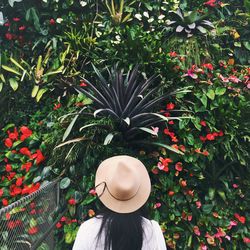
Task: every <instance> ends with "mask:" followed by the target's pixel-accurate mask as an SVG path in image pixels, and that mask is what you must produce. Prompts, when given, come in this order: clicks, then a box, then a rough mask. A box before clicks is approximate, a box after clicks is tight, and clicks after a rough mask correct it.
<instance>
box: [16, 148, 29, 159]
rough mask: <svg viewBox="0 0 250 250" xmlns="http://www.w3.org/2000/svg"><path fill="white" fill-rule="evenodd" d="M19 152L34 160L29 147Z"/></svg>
mask: <svg viewBox="0 0 250 250" xmlns="http://www.w3.org/2000/svg"><path fill="white" fill-rule="evenodd" d="M19 152H20V153H21V154H23V155H27V156H28V157H29V158H32V155H31V152H30V150H29V149H28V148H27V147H23V148H21V149H20V150H19Z"/></svg>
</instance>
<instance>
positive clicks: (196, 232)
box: [193, 226, 201, 236]
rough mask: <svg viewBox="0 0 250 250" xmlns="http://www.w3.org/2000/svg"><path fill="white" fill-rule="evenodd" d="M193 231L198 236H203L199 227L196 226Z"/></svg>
mask: <svg viewBox="0 0 250 250" xmlns="http://www.w3.org/2000/svg"><path fill="white" fill-rule="evenodd" d="M193 230H194V233H195V234H196V235H197V236H200V235H201V232H200V229H199V227H198V226H194V228H193Z"/></svg>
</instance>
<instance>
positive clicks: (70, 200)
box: [68, 198, 76, 205]
mask: <svg viewBox="0 0 250 250" xmlns="http://www.w3.org/2000/svg"><path fill="white" fill-rule="evenodd" d="M68 203H69V205H75V204H76V200H75V199H74V198H71V199H69V200H68Z"/></svg>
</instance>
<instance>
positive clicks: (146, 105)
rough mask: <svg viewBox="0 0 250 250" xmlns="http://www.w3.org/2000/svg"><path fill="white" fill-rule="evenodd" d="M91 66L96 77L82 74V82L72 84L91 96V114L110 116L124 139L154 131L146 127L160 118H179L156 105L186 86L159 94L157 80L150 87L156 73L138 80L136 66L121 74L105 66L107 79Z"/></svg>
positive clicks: (184, 90) (187, 90)
mask: <svg viewBox="0 0 250 250" xmlns="http://www.w3.org/2000/svg"><path fill="white" fill-rule="evenodd" d="M93 68H94V70H95V72H96V74H97V76H98V80H99V81H98V82H97V83H96V84H93V83H91V82H89V81H88V80H87V79H85V78H83V81H84V82H85V85H86V86H85V87H80V86H76V87H75V88H76V90H77V91H78V92H80V93H84V94H85V95H86V96H87V97H89V98H90V99H92V100H93V104H92V106H93V107H94V112H93V115H94V117H96V116H109V117H111V118H112V119H114V121H115V122H116V125H117V130H118V131H120V132H121V133H122V134H123V135H124V138H125V139H129V138H131V137H134V136H135V134H137V133H138V132H139V131H141V130H143V131H146V132H149V133H151V134H155V132H154V131H153V130H152V129H150V128H151V126H154V125H155V124H157V123H159V122H160V121H164V120H165V121H168V120H170V119H180V117H165V116H164V115H163V114H162V112H157V111H158V110H159V109H160V106H159V104H160V103H161V102H163V101H166V100H167V97H169V96H172V95H176V94H178V93H187V92H190V89H189V87H185V88H181V89H178V90H175V91H172V92H170V93H163V94H159V89H160V87H161V86H160V84H158V86H156V87H152V84H153V82H154V81H155V80H156V78H157V76H152V77H149V78H148V79H147V80H145V81H141V82H140V81H139V76H140V74H139V71H138V66H136V67H134V69H133V70H131V71H129V72H128V73H127V74H125V75H124V72H123V70H118V69H117V67H114V68H113V69H112V70H111V71H109V70H108V73H109V78H108V80H106V79H105V78H104V77H103V75H102V74H101V73H100V71H99V70H98V69H97V68H96V67H95V66H93ZM188 118H190V117H188Z"/></svg>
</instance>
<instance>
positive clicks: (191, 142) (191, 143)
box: [186, 134, 194, 146]
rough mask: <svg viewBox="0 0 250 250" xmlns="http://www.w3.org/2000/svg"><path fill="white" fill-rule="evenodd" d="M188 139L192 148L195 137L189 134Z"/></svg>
mask: <svg viewBox="0 0 250 250" xmlns="http://www.w3.org/2000/svg"><path fill="white" fill-rule="evenodd" d="M186 139H187V142H188V144H189V145H191V146H192V145H194V136H193V135H192V134H188V135H187V136H186Z"/></svg>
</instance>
